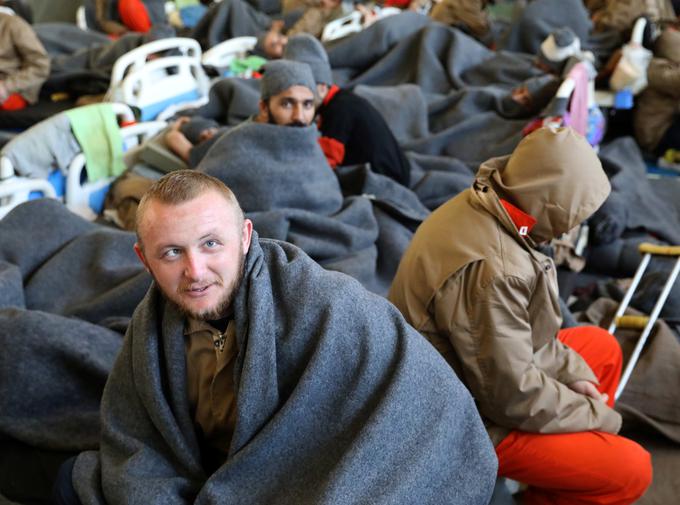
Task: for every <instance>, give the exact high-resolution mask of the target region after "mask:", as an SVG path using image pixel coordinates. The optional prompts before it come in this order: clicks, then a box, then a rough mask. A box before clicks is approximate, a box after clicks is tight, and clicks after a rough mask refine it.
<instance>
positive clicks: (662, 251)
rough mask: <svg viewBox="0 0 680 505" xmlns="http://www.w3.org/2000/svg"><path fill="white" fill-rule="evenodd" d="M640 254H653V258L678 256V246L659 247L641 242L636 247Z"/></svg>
mask: <svg viewBox="0 0 680 505" xmlns="http://www.w3.org/2000/svg"><path fill="white" fill-rule="evenodd" d="M638 250H639V251H640V252H641V253H642V254H653V255H654V256H680V245H659V244H650V243H649V242H643V243H642V244H640V245H639V246H638Z"/></svg>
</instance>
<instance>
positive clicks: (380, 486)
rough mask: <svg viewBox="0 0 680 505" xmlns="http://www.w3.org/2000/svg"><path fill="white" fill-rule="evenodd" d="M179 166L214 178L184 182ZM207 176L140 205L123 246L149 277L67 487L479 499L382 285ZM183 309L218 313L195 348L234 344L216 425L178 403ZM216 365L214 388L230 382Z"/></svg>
mask: <svg viewBox="0 0 680 505" xmlns="http://www.w3.org/2000/svg"><path fill="white" fill-rule="evenodd" d="M180 178H186V179H188V178H193V179H194V180H201V181H206V180H207V181H211V182H210V185H209V186H207V187H206V186H200V187H199V189H195V190H194V191H197V193H193V192H191V191H189V190H188V189H187V190H186V192H183V191H184V190H180V189H178V187H176V186H174V185H172V183H175V182H177V181H178V179H180ZM186 179H185V180H186ZM180 182H182V181H180ZM206 184H207V183H206ZM216 184H217V185H218V186H215V185H216ZM216 187H223V186H221V185H219V182H217V181H215V180H214V179H213V178H207V177H205V176H204V175H202V174H199V173H196V172H192V171H182V172H173V173H171V174H169V175H168V176H165V177H164V178H163V179H161V180H160V181H159V182H158V183H156V185H155V186H154V187H152V188H151V189H150V191H149V193H147V196H146V197H145V200H143V201H142V202H141V204H140V213H141V214H140V216H138V226H139V227H138V232H139V234H140V235H139V238H138V245H137V247H138V249H137V251H138V254H139V255H140V258H142V260H143V261H144V263H145V266H146V267H147V268H148V269H149V270H150V271H151V272H152V273H153V274H154V277H155V279H156V282H155V283H154V285H152V287H151V289H150V290H149V292H148V293H147V295H146V297H145V298H144V300H143V301H142V303H141V304H140V306H139V307H138V308H137V310H136V311H135V314H134V316H133V320H132V322H131V324H130V327H129V329H128V332H127V334H126V337H125V341H124V344H123V348H122V350H121V352H120V354H119V356H118V358H117V360H116V363H115V365H114V368H113V370H112V372H111V374H110V376H109V380H108V382H107V385H106V388H105V391H104V395H103V398H102V415H101V419H102V439H101V445H100V450H99V451H98V452H85V453H82V454H81V455H80V456H79V457H78V459H77V460H76V462H75V466H74V467H73V478H72V483H73V485H74V487H75V491H76V492H77V494H78V497H79V499H80V501H82V502H83V503H85V504H94V503H110V504H116V503H144V504H150V503H163V504H168V503H201V504H203V503H205V504H207V503H240V504H250V503H252V504H261V503H269V504H276V503H296V504H301V503H314V504H320V503H328V504H331V503H332V504H335V503H343V504H349V503H442V504H443V503H447V504H461V505H462V504H465V505H470V504H472V505H475V504H479V505H483V504H486V503H487V502H488V500H489V498H490V495H491V492H492V489H493V485H494V481H495V478H496V470H497V464H496V458H495V454H494V451H493V448H492V446H491V443H490V441H489V439H488V436H487V435H486V433H485V432H484V428H483V426H482V423H481V421H480V418H479V416H478V414H477V411H476V408H475V404H474V402H473V400H472V398H471V396H470V395H469V393H468V392H467V390H466V389H465V388H464V387H463V386H462V384H461V383H460V382H459V381H458V379H457V378H456V377H455V375H454V374H453V373H452V372H451V370H450V368H449V367H448V366H447V364H446V363H445V362H444V361H443V360H442V359H441V358H440V357H439V356H438V354H437V353H436V351H435V350H434V349H433V348H432V347H431V346H430V345H429V344H428V343H427V342H426V341H425V340H424V339H423V338H422V337H421V336H420V335H419V334H418V333H417V332H416V331H415V330H414V329H413V328H411V327H410V326H408V325H407V324H406V323H405V321H404V319H403V318H402V316H401V315H400V314H399V312H398V311H397V310H396V309H395V308H394V307H393V306H392V305H391V304H389V303H388V302H387V301H386V300H385V299H383V298H380V297H377V296H375V295H372V294H370V293H368V292H367V291H365V290H364V289H363V288H362V287H361V286H360V285H359V284H358V283H357V282H356V281H354V280H352V279H350V278H349V277H347V276H345V275H341V274H338V273H333V272H328V271H326V270H324V269H322V268H321V267H319V266H318V265H317V264H316V263H315V262H314V261H312V260H311V259H310V258H309V257H308V256H307V255H306V254H304V252H302V251H301V250H300V249H298V248H297V247H295V246H293V245H290V244H286V243H282V242H277V241H272V240H266V239H259V238H258V236H257V234H256V233H252V235H251V231H252V224H251V223H250V221H248V220H243V217H242V214H241V213H240V210H239V209H238V204H237V203H236V202H235V200H234V199H233V195H231V194H230V193H223V192H222V191H219V190H218V189H216ZM225 190H226V188H225ZM227 191H228V190H227ZM177 194H183V195H185V196H186V197H187V198H188V200H179V201H176V202H174V203H171V202H170V201H168V200H167V199H168V198H169V196H168V195H173V198H175V196H174V195H177ZM153 195H156V196H153ZM192 195H193V196H192ZM180 198H181V197H180ZM167 244H172V245H167ZM176 267H179V268H176ZM239 272H240V274H239ZM180 279H184V280H183V281H182V282H180V284H179V285H178V286H176V285H175V282H177V281H179V280H180ZM216 279H217V280H216ZM218 281H219V282H218ZM215 283H216V284H215ZM175 287H177V289H176V290H175ZM219 318H225V319H227V320H228V322H227V323H219V322H218V321H214V320H215V319H219ZM197 319H200V320H201V321H203V323H204V324H205V323H207V324H209V325H210V326H211V327H212V326H214V325H215V324H218V325H220V324H221V325H225V324H226V329H225V330H224V333H223V334H221V335H224V337H223V338H224V339H226V343H225V342H224V340H220V339H217V340H214V343H215V346H214V347H215V349H213V340H211V341H210V343H209V348H208V353H209V355H211V356H213V357H214V356H215V354H218V356H219V353H221V352H222V349H224V351H225V352H228V353H232V352H233V356H234V358H233V361H227V362H226V364H223V365H221V366H224V367H229V366H232V365H231V364H229V363H233V387H232V388H231V389H233V391H234V399H233V401H232V402H229V403H230V404H232V405H234V406H235V413H234V414H233V417H232V416H231V415H230V416H228V418H227V417H226V416H225V422H226V423H227V424H228V425H229V426H231V428H230V430H229V431H228V435H227V436H226V438H225V437H224V436H223V435H224V431H223V428H224V427H221V428H220V431H219V432H217V433H216V432H215V430H214V429H212V428H211V429H209V428H208V425H205V424H201V421H200V420H199V417H200V414H199V413H200V412H201V408H202V407H201V401H202V400H201V397H200V396H199V397H198V403H197V404H196V406H195V407H194V406H193V402H194V401H195V400H193V399H192V387H191V384H192V383H191V374H192V373H194V368H193V367H194V366H195V365H196V362H195V361H192V359H191V349H192V346H194V345H197V344H196V342H197V340H196V339H197V338H198V337H197V336H195V335H196V334H195V333H192V332H190V331H189V330H187V325H189V327H191V324H193V323H192V321H196V320H197ZM220 331H221V330H220ZM215 338H216V337H215V335H214V334H213V335H212V339H215ZM220 338H222V337H220ZM218 343H219V346H218ZM185 356H186V357H185ZM193 359H196V358H193ZM220 359H221V358H220V357H218V358H217V360H218V361H219V360H220ZM227 359H229V360H231V358H227ZM227 369H228V368H227ZM215 373H216V375H215V378H214V380H215V381H216V382H217V383H219V384H221V386H220V387H218V386H216V385H215V382H213V386H211V390H212V391H217V390H220V391H226V390H228V389H230V388H229V387H227V386H225V384H227V383H224V382H222V380H221V379H219V377H220V375H219V373H220V372H219V370H218V371H217V372H215ZM209 375H210V374H209ZM199 387H200V386H199ZM199 394H200V393H199ZM220 398H222V396H220ZM223 401H224V402H226V401H227V398H226V397H225V398H224V400H223ZM218 403H219V404H220V405H221V404H222V400H221V401H220V402H218ZM220 408H222V407H220ZM225 408H227V409H229V408H230V407H225ZM211 415H212V416H213V417H216V418H217V417H219V416H218V413H216V412H215V411H213V412H212V414H211ZM227 419H231V421H229V420H227ZM197 423H198V424H200V425H201V426H202V427H204V430H203V431H202V435H203V436H202V437H199V435H198V432H199V431H200V430H198V429H197V428H195V426H197ZM206 446H208V447H210V448H213V449H216V450H218V451H219V453H220V454H221V457H220V458H218V459H217V461H214V460H213V464H212V465H211V464H208V463H207V462H206V459H205V456H206V450H207V449H206ZM208 452H210V451H209V450H208Z"/></svg>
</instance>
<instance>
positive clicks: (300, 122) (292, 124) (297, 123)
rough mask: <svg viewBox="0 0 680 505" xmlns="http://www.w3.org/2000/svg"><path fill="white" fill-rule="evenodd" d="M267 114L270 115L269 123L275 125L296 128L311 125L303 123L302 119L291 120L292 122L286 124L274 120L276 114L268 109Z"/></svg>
mask: <svg viewBox="0 0 680 505" xmlns="http://www.w3.org/2000/svg"><path fill="white" fill-rule="evenodd" d="M267 116H268V120H269V124H273V125H278V126H293V127H295V128H304V127H305V126H309V125H307V124H305V123H303V122H302V121H291V122H290V123H286V124H283V125H282V124H279V123H277V122H276V121H275V120H274V116H272V113H271V111H267Z"/></svg>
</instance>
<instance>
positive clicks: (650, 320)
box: [607, 243, 680, 400]
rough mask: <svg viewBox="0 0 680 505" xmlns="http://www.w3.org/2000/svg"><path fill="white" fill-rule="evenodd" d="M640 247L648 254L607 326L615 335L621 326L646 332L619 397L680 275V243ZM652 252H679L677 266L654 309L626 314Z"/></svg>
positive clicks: (657, 254)
mask: <svg viewBox="0 0 680 505" xmlns="http://www.w3.org/2000/svg"><path fill="white" fill-rule="evenodd" d="M639 251H640V253H641V254H644V256H643V257H642V261H640V265H639V266H638V268H637V271H636V272H635V276H634V277H633V282H632V283H631V285H630V287H629V288H628V291H626V295H625V296H624V297H623V300H622V301H621V305H619V308H618V310H617V311H616V314H615V315H614V319H612V322H611V324H610V325H609V328H608V329H607V331H608V332H609V333H611V334H612V335H613V334H614V331H616V328H617V327H620V328H631V329H641V330H642V334H641V335H640V338H639V339H638V341H637V344H636V345H635V349H634V350H633V354H631V356H630V359H629V360H628V363H627V364H626V368H625V370H624V371H623V374H622V375H621V381H620V382H619V387H618V388H617V389H616V393H615V395H614V399H615V400H618V399H619V396H621V393H622V392H623V389H624V388H625V387H626V384H627V383H628V380H629V379H630V376H631V374H632V373H633V369H634V368H635V365H636V364H637V361H638V359H639V358H640V354H641V353H642V348H643V347H644V346H645V343H646V342H647V338H648V337H649V335H650V333H651V332H652V328H653V327H654V323H656V320H657V318H658V317H659V314H660V313H661V309H662V307H663V305H664V303H666V299H667V298H668V295H669V294H670V292H671V288H672V287H673V284H674V283H675V279H676V278H677V277H678V273H680V246H664V245H657V244H649V243H642V244H640V246H639ZM652 256H675V257H677V260H676V262H675V266H673V270H672V271H671V275H670V276H669V277H668V280H667V281H666V284H665V285H664V287H663V289H662V290H661V294H660V295H659V298H658V299H657V300H656V304H655V305H654V308H653V309H652V313H651V314H650V315H649V316H624V315H623V313H624V312H625V311H626V309H627V308H628V304H629V303H630V300H631V298H633V293H634V292H635V289H636V288H637V286H638V284H639V283H640V280H641V279H642V275H643V274H644V272H645V269H646V268H647V265H649V261H650V260H651V259H652Z"/></svg>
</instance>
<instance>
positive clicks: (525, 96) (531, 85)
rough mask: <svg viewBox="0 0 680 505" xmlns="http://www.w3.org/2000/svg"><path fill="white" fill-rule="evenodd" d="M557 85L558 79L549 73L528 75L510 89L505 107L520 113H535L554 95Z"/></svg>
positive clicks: (529, 114) (527, 114) (528, 114)
mask: <svg viewBox="0 0 680 505" xmlns="http://www.w3.org/2000/svg"><path fill="white" fill-rule="evenodd" d="M559 86H560V81H559V79H557V78H556V77H554V76H553V75H551V74H543V75H538V76H534V77H530V78H529V79H526V80H525V81H523V82H522V83H521V84H520V85H518V86H516V87H515V88H513V89H512V91H511V92H510V95H509V96H508V97H506V100H505V108H506V109H509V110H510V111H512V112H516V113H519V114H521V115H526V116H534V115H537V114H539V113H540V111H541V110H542V109H543V108H545V107H546V106H547V105H548V103H549V102H550V100H551V99H552V98H553V97H554V96H555V93H556V92H557V90H558V88H559ZM519 114H518V115H519Z"/></svg>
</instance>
